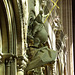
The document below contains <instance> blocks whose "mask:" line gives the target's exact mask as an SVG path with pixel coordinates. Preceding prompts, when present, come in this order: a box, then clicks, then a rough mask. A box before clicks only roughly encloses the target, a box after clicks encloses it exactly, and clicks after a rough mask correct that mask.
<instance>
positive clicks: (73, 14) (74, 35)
mask: <svg viewBox="0 0 75 75" xmlns="http://www.w3.org/2000/svg"><path fill="white" fill-rule="evenodd" d="M72 16H73V48H74V64H75V0H72ZM74 68H75V66H74ZM74 75H75V72H74Z"/></svg>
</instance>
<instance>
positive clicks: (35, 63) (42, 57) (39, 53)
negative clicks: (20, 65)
mask: <svg viewBox="0 0 75 75" xmlns="http://www.w3.org/2000/svg"><path fill="white" fill-rule="evenodd" d="M33 56H34V57H33V58H32V60H31V61H30V62H29V64H28V66H27V68H26V70H31V69H34V68H37V67H41V66H44V65H45V64H48V63H50V62H52V61H55V58H56V56H57V51H54V50H52V49H49V48H48V47H47V46H46V47H42V48H39V49H36V50H35V55H33Z"/></svg>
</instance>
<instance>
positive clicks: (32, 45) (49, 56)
mask: <svg viewBox="0 0 75 75" xmlns="http://www.w3.org/2000/svg"><path fill="white" fill-rule="evenodd" d="M41 15H42V11H40V13H39V14H38V15H37V17H36V18H35V19H34V20H33V23H32V25H29V29H28V30H29V32H28V55H29V59H30V62H29V63H28V66H27V68H26V70H31V69H34V68H37V67H41V66H43V65H45V64H47V63H49V62H51V61H54V60H55V57H56V55H57V52H56V51H54V50H52V49H49V48H48V46H47V45H45V44H46V42H47V39H48V34H47V31H46V30H45V26H44V24H43V22H42V16H41Z"/></svg>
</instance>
